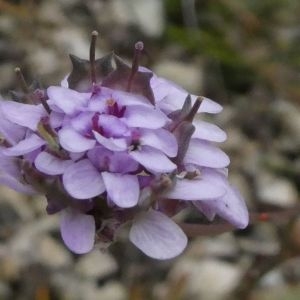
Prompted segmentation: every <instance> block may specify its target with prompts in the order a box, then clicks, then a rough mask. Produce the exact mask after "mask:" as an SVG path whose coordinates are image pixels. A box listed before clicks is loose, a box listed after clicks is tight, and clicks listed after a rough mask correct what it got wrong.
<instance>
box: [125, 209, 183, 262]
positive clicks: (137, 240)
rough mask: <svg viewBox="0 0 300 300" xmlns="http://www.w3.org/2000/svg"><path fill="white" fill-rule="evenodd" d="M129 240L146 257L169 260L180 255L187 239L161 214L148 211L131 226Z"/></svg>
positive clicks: (180, 230) (175, 225) (179, 229)
mask: <svg viewBox="0 0 300 300" xmlns="http://www.w3.org/2000/svg"><path fill="white" fill-rule="evenodd" d="M129 238H130V240H131V242H132V243H133V244H134V245H135V246H136V247H138V248H139V249H140V250H142V251H143V252H144V253H145V254H146V255H148V256H150V257H152V258H156V259H170V258H173V257H175V256H177V255H179V254H181V253H182V251H183V250H184V249H185V247H186V245H187V237H186V235H185V234H184V232H183V231H182V229H181V228H180V227H179V226H178V225H177V224H176V223H175V222H173V221H172V220H171V219H169V218H168V217H167V216H165V215H164V214H162V213H161V212H158V211H154V210H150V211H148V212H147V213H144V214H142V215H140V216H138V217H137V218H136V219H135V221H134V222H133V224H132V227H131V229H130V233H129Z"/></svg>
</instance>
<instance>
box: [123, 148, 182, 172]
mask: <svg viewBox="0 0 300 300" xmlns="http://www.w3.org/2000/svg"><path fill="white" fill-rule="evenodd" d="M129 155H131V156H132V157H133V158H134V159H135V160H136V161H137V162H139V163H140V164H141V165H143V166H144V167H145V168H146V169H147V170H148V171H150V172H154V173H169V172H172V171H174V170H175V169H176V168H177V166H176V165H175V164H174V163H173V162H172V161H170V160H169V159H168V157H167V156H166V155H165V154H163V153H162V152H160V151H159V150H156V149H154V148H150V147H147V146H143V147H142V149H141V150H135V151H131V152H129Z"/></svg>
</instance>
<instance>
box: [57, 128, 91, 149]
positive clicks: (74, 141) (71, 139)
mask: <svg viewBox="0 0 300 300" xmlns="http://www.w3.org/2000/svg"><path fill="white" fill-rule="evenodd" d="M58 138H59V142H60V145H61V146H62V147H63V148H64V149H65V150H67V151H70V152H83V151H87V150H89V149H92V148H93V147H94V146H95V145H96V141H95V140H93V139H89V138H86V137H84V136H83V135H81V134H80V133H78V132H77V131H75V130H74V129H73V128H71V127H64V128H62V129H61V130H60V131H59V132H58Z"/></svg>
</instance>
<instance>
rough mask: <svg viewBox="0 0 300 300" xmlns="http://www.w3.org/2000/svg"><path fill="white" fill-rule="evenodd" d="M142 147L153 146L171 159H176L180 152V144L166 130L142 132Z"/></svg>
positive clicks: (145, 130)
mask: <svg viewBox="0 0 300 300" xmlns="http://www.w3.org/2000/svg"><path fill="white" fill-rule="evenodd" d="M140 143H141V145H147V146H151V147H153V148H156V149H158V150H160V151H162V152H164V153H165V154H166V155H168V156H169V157H175V156H176V155H177V151H178V143H177V140H176V138H175V136H174V135H173V134H172V133H170V132H169V131H167V130H165V129H162V128H161V129H156V130H147V129H144V130H141V138H140Z"/></svg>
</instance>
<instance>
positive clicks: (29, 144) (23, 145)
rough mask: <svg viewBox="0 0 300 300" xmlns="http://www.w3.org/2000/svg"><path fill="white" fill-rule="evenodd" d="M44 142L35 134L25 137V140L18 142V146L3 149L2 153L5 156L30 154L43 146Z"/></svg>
mask: <svg viewBox="0 0 300 300" xmlns="http://www.w3.org/2000/svg"><path fill="white" fill-rule="evenodd" d="M45 144H46V141H44V140H43V139H41V138H40V137H39V136H37V135H36V134H34V133H33V134H32V135H31V136H29V137H27V138H26V139H24V140H22V141H20V142H19V143H18V144H16V145H14V146H12V147H10V148H6V149H3V151H2V153H3V154H4V155H7V156H19V155H24V154H27V153H29V152H32V151H34V150H36V149H38V148H40V147H41V146H43V145H45Z"/></svg>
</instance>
